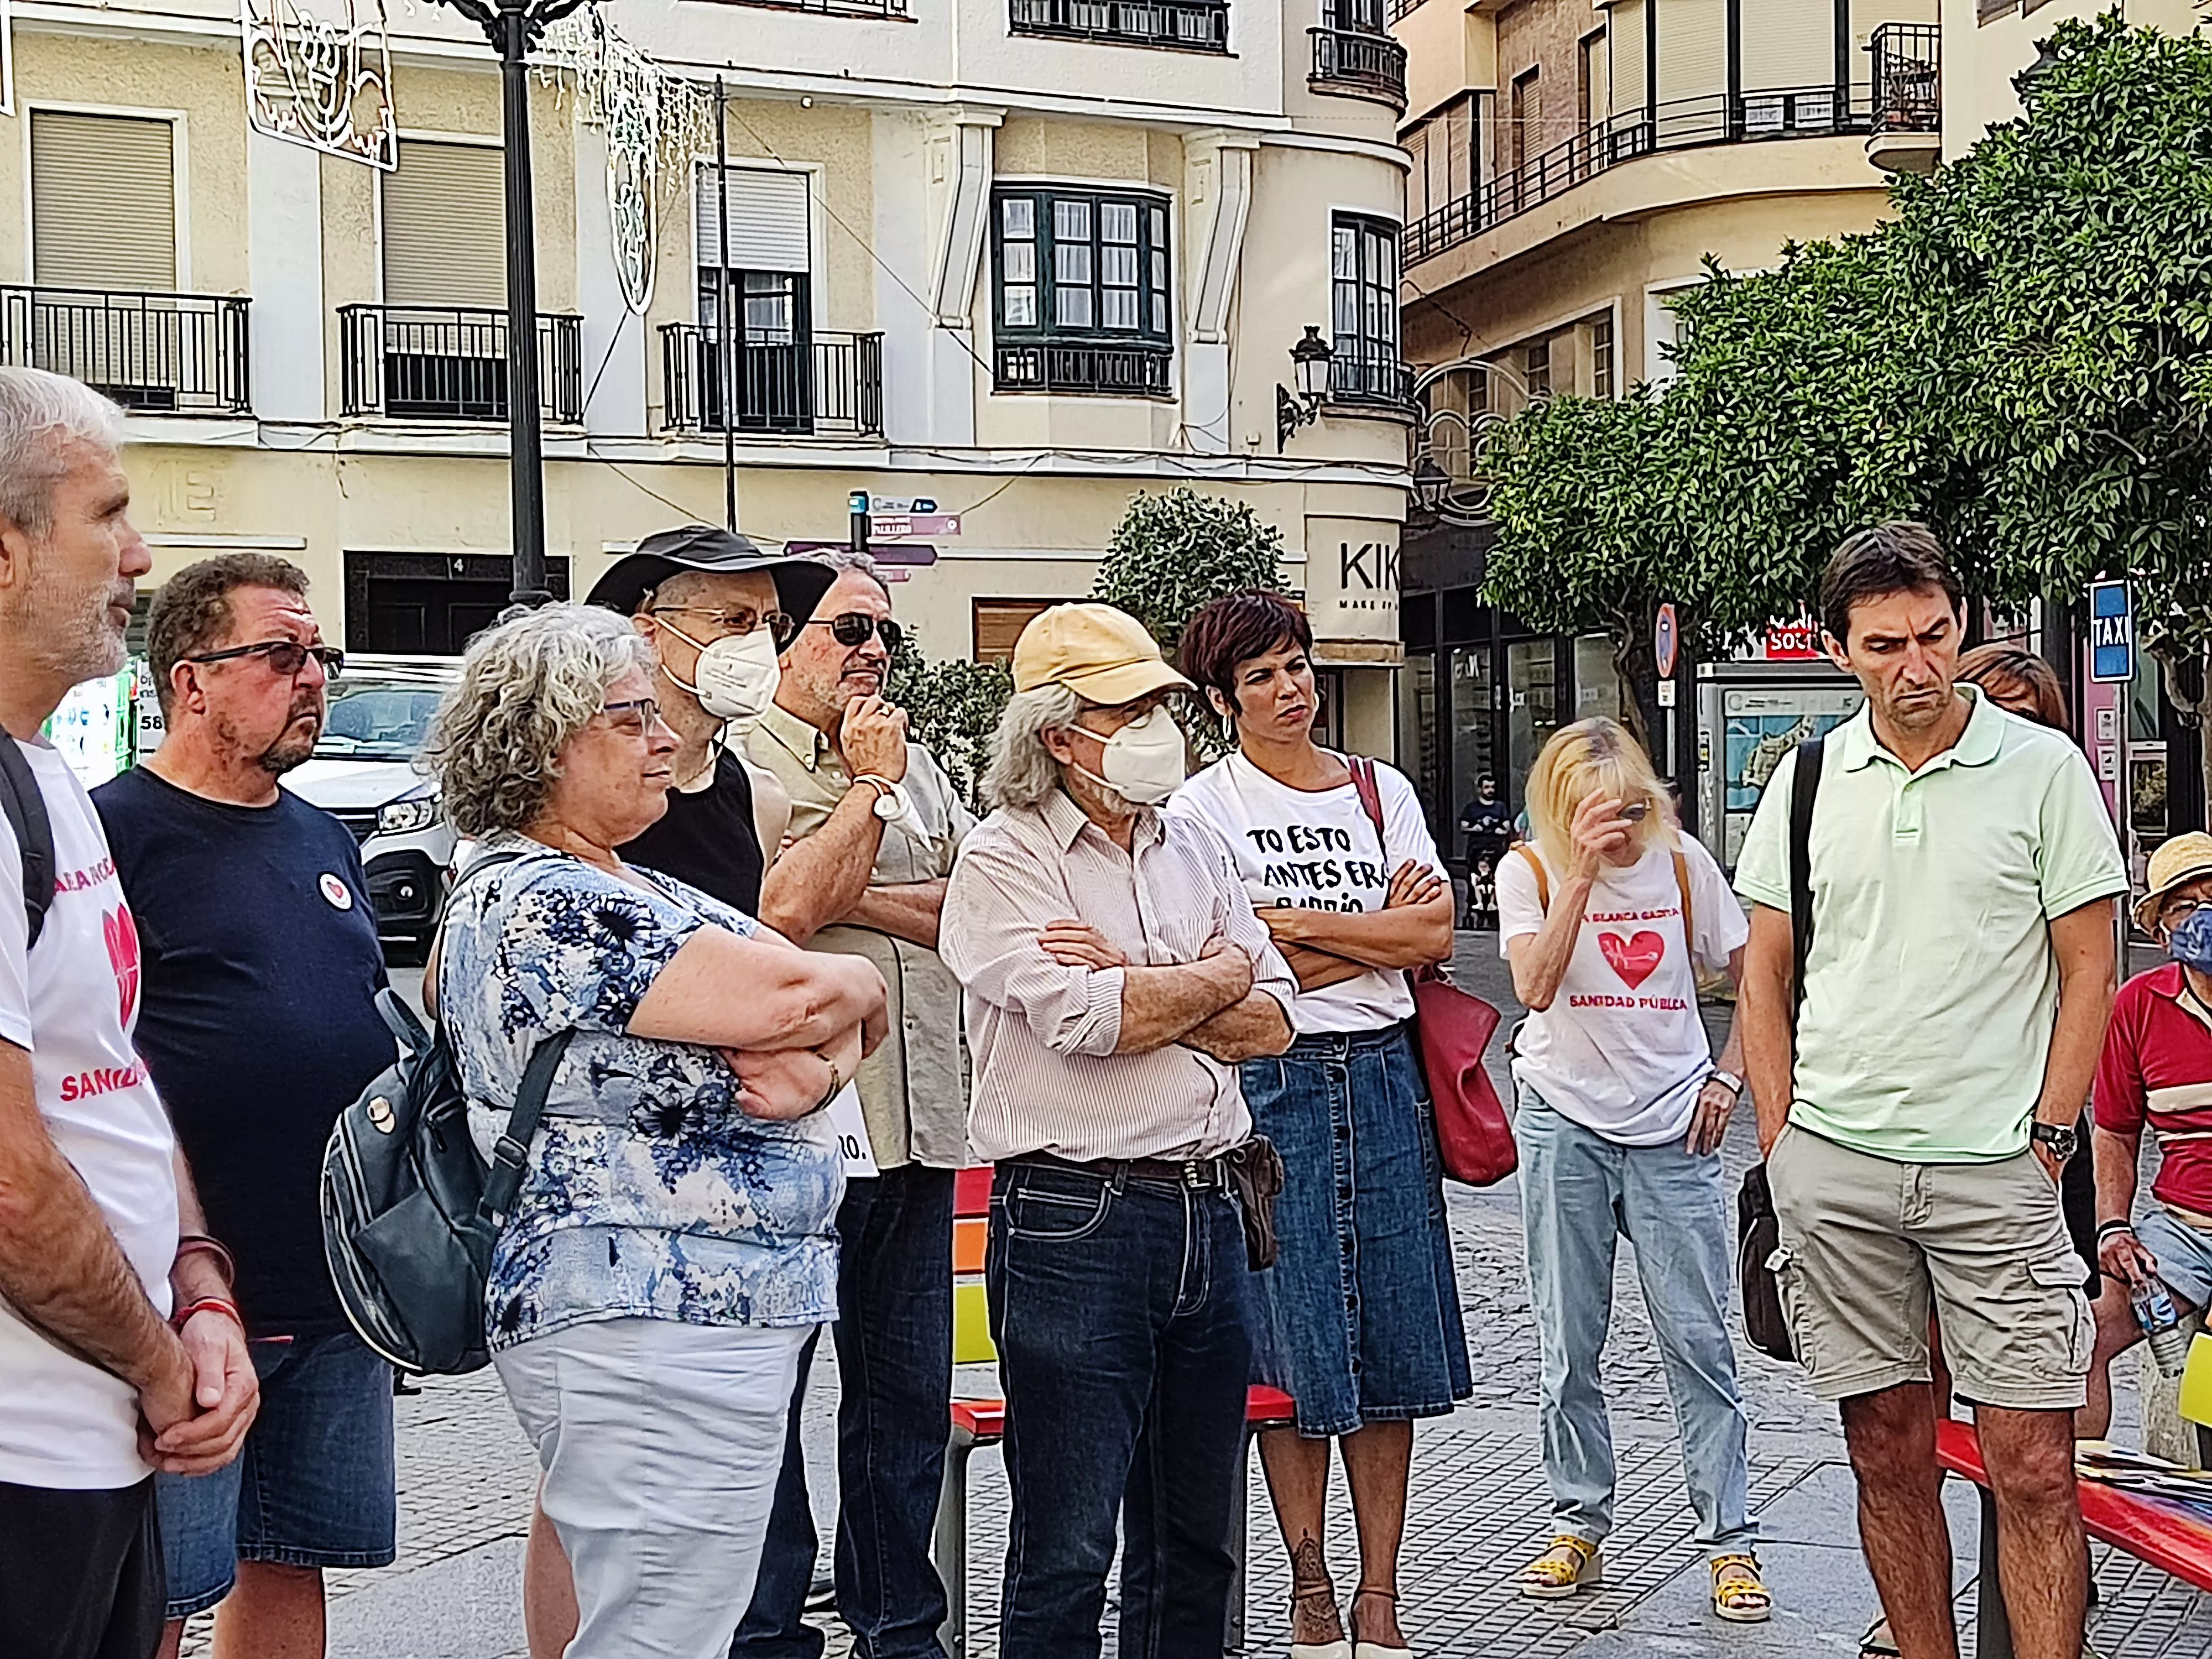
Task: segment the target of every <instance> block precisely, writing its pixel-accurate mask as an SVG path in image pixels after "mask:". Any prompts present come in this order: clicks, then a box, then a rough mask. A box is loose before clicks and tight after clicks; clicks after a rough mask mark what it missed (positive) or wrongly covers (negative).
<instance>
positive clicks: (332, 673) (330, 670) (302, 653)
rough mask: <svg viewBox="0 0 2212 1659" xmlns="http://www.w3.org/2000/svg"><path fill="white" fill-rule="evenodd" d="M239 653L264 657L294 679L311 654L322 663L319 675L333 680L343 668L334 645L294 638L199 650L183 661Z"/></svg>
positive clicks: (223, 658) (217, 658)
mask: <svg viewBox="0 0 2212 1659" xmlns="http://www.w3.org/2000/svg"><path fill="white" fill-rule="evenodd" d="M239 657H266V658H268V659H269V666H270V668H272V669H273V670H275V671H276V673H277V674H279V675H280V676H282V677H283V678H285V679H288V680H289V679H297V678H299V676H300V671H301V669H303V668H305V667H306V666H307V659H308V658H310V657H313V659H315V660H316V661H317V662H319V663H320V664H322V665H323V678H325V679H326V680H334V679H336V678H337V677H338V676H339V675H340V674H343V672H345V653H344V652H343V651H341V650H339V649H338V648H337V647H336V646H335V645H301V643H300V642H299V641H297V640H263V641H259V642H258V644H254V645H234V646H233V647H230V649H229V650H228V651H203V652H202V653H200V654H199V655H198V656H197V657H187V658H185V661H186V662H201V663H206V662H229V661H231V660H233V659H235V658H239Z"/></svg>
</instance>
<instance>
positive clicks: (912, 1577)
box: [730, 1164, 953, 1659]
mask: <svg viewBox="0 0 2212 1659" xmlns="http://www.w3.org/2000/svg"><path fill="white" fill-rule="evenodd" d="M952 1186H953V1172H952V1171H951V1170H933V1169H926V1168H924V1167H923V1166H922V1165H921V1164H904V1165H902V1166H901V1167H900V1168H898V1169H895V1170H884V1172H883V1174H882V1175H880V1176H876V1177H874V1178H872V1179H870V1180H861V1181H854V1182H848V1184H847V1186H846V1188H845V1201H844V1203H843V1205H842V1206H840V1208H839V1209H838V1212H837V1237H838V1241H839V1249H838V1258H837V1323H836V1326H835V1327H833V1328H832V1331H831V1337H832V1340H834V1341H835V1342H836V1345H837V1376H838V1383H839V1388H840V1394H839V1398H838V1401H837V1486H838V1498H837V1547H836V1580H837V1612H838V1614H839V1616H840V1617H842V1619H843V1620H844V1621H845V1623H846V1624H847V1625H848V1626H850V1627H851V1629H852V1632H853V1651H854V1653H855V1654H857V1655H860V1656H861V1659H915V1656H921V1659H943V1655H944V1651H945V1650H944V1649H943V1648H941V1647H940V1646H939V1645H938V1641H937V1631H938V1626H940V1625H942V1624H943V1623H944V1622H945V1583H944V1581H943V1580H942V1579H940V1578H939V1577H938V1576H937V1568H936V1567H935V1565H933V1564H932V1562H931V1560H930V1559H929V1545H930V1537H931V1533H932V1530H933V1528H934V1527H935V1525H936V1522H937V1500H938V1495H939V1491H940V1490H941V1488H942V1487H943V1486H944V1484H945V1443H946V1441H947V1440H948V1439H949V1438H950V1437H951V1401H952ZM813 1358H814V1342H813V1340H812V1339H811V1338H810V1339H809V1340H808V1342H807V1344H806V1348H805V1352H803V1353H802V1354H801V1355H800V1356H799V1386H798V1388H796V1389H793V1391H792V1400H791V1421H790V1425H789V1427H788V1429H787V1431H786V1433H785V1435H784V1442H783V1468H782V1472H781V1474H780V1475H779V1476H778V1478H777V1480H776V1487H775V1509H774V1510H772V1511H771V1512H770V1514H769V1523H768V1542H767V1544H766V1546H765V1547H764V1548H763V1551H762V1553H761V1564H760V1573H759V1576H758V1577H757V1579H756V1580H755V1581H754V1584H753V1598H752V1605H751V1606H750V1607H748V1608H747V1609H746V1611H745V1616H744V1620H743V1621H742V1622H741V1623H740V1624H739V1625H738V1631H737V1636H736V1638H734V1639H733V1640H732V1643H731V1644H730V1652H731V1655H732V1659H818V1656H819V1655H820V1654H821V1652H822V1646H823V1636H822V1632H820V1631H818V1630H816V1629H814V1628H813V1627H812V1626H810V1625H808V1624H807V1623H806V1622H805V1619H804V1617H803V1615H804V1613H805V1610H806V1595H807V1591H808V1589H810V1588H811V1585H812V1583H813V1580H814V1553H815V1546H816V1543H817V1539H816V1537H815V1532H814V1514H813V1511H812V1510H811V1508H810V1507H809V1505H808V1504H807V1500H806V1456H805V1450H804V1449H803V1448H802V1447H801V1446H800V1444H799V1417H800V1412H801V1407H803V1405H804V1403H805V1398H806V1373H807V1370H808V1367H809V1365H810V1364H811V1361H812V1360H813Z"/></svg>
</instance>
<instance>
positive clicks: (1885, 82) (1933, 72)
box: [1867, 23, 1943, 173]
mask: <svg viewBox="0 0 2212 1659" xmlns="http://www.w3.org/2000/svg"><path fill="white" fill-rule="evenodd" d="M1867 50H1868V51H1869V52H1872V53H1873V54H1874V106H1873V116H1874V137H1871V138H1869V139H1868V140H1867V159H1868V160H1869V161H1872V162H1873V163H1874V164H1875V166H1876V167H1881V168H1882V169H1883V170H1884V171H1886V172H1891V173H1928V172H1932V171H1933V170H1934V169H1935V167H1936V161H1937V159H1938V157H1939V155H1940V154H1941V152H1942V137H1941V135H1942V131H1943V36H1942V30H1941V29H1940V28H1939V27H1937V26H1936V24H1934V23H1884V24H1882V25H1881V27H1878V28H1876V29H1875V32H1874V38H1873V39H1872V40H1870V41H1869V42H1868V46H1867Z"/></svg>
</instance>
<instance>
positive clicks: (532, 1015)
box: [438, 850, 845, 1352]
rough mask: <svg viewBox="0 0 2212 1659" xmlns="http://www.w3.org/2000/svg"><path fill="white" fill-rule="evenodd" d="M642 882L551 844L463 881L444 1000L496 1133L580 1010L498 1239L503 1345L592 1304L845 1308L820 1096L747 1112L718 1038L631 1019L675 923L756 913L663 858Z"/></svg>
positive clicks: (494, 1277)
mask: <svg viewBox="0 0 2212 1659" xmlns="http://www.w3.org/2000/svg"><path fill="white" fill-rule="evenodd" d="M638 873H640V874H641V875H643V876H644V877H645V878H647V880H649V881H651V882H652V883H653V886H654V889H655V890H654V891H652V892H647V891H645V890H642V889H641V888H639V887H637V886H635V885H634V884H630V883H629V882H625V881H621V880H618V879H617V878H614V877H612V876H610V875H607V874H606V873H605V872H602V871H599V870H595V869H593V868H592V866H590V865H588V864H586V863H584V862H583V861H581V860H578V859H574V858H571V857H569V856H568V855H567V854H562V853H556V852H552V851H550V850H547V851H544V852H543V853H538V852H526V854H525V856H524V857H522V858H521V859H520V860H516V861H514V862H513V863H511V864H506V865H502V866H499V867H498V868H496V869H494V870H489V871H486V872H483V873H481V874H479V875H477V876H476V877H474V878H471V879H469V880H467V881H465V882H463V883H462V884H461V886H460V889H459V894H458V896H456V899H455V902H454V904H453V912H452V914H451V915H449V916H448V917H447V922H446V938H445V943H444V945H442V946H441V951H440V958H439V971H438V1006H439V1009H440V1012H441V1018H443V1020H444V1022H445V1026H446V1030H447V1036H448V1039H449V1040H450V1041H451V1042H452V1044H453V1052H454V1055H455V1058H456V1060H458V1062H459V1067H460V1076H461V1084H462V1086H463V1088H464V1089H465V1090H466V1091H467V1093H468V1097H469V1100H470V1102H471V1120H472V1121H473V1122H474V1123H475V1124H476V1125H477V1127H478V1128H479V1136H480V1140H481V1131H482V1128H483V1127H487V1126H488V1127H489V1128H490V1130H491V1133H493V1134H496V1133H498V1132H499V1130H500V1129H501V1128H503V1127H505V1122H506V1115H507V1110H508V1109H509V1108H510V1107H511V1106H512V1104H513V1100H514V1094H515V1090H516V1089H517V1087H518V1086H520V1083H521V1080H522V1073H523V1069H524V1067H525V1066H527V1065H528V1064H529V1061H530V1055H531V1054H532V1051H533V1050H534V1049H535V1048H537V1046H538V1043H539V1042H541V1041H543V1040H544V1038H545V1037H546V1036H550V1035H551V1034H553V1033H555V1032H558V1031H562V1030H570V1029H574V1031H575V1033H576V1035H575V1036H574V1038H573V1039H572V1040H571V1041H570V1042H569V1045H568V1053H567V1054H565V1055H563V1056H562V1061H561V1066H560V1070H559V1071H558V1072H557V1073H556V1074H555V1077H554V1080H553V1087H552V1091H551V1093H550V1095H549V1096H548V1097H547V1099H546V1103H545V1116H544V1120H543V1121H542V1122H541V1123H540V1125H539V1127H538V1133H537V1134H536V1136H535V1137H534V1138H533V1139H532V1144H531V1148H530V1164H529V1167H528V1169H527V1170H526V1172H525V1174H524V1176H523V1182H522V1190H521V1193H520V1196H519V1197H518V1198H517V1200H516V1202H515V1207H514V1212H513V1214H512V1215H510V1216H509V1217H508V1218H507V1225H506V1226H505V1228H504V1229H503V1230H502V1231H501V1234H500V1237H499V1242H498V1243H497V1245H496V1247H495V1249H494V1251H493V1254H492V1261H491V1276H490V1282H489V1285H487V1286H486V1290H485V1318H486V1321H487V1323H488V1328H489V1335H490V1345H491V1347H492V1348H493V1350H494V1351H495V1352H496V1351H498V1350H500V1349H502V1348H507V1347H511V1346H513V1345H514V1344H516V1343H518V1342H526V1341H528V1340H530V1339H531V1338H532V1337H534V1336H545V1335H550V1334H551V1333H553V1332H555V1331H558V1330H561V1329H563V1328H566V1327H568V1326H570V1325H575V1324H580V1323H583V1322H586V1321H588V1320H594V1319H617V1318H623V1317H637V1318H644V1319H671V1320H678V1321H682V1322H684V1323H686V1324H693V1325H786V1326H788V1325H811V1324H819V1323H822V1322H825V1321H828V1320H830V1319H833V1318H835V1317H836V1280H837V1243H836V1231H835V1228H834V1225H833V1224H834V1220H835V1218H836V1212H837V1205H838V1202H839V1200H841V1199H842V1196H843V1194H844V1184H845V1176H844V1164H843V1161H842V1158H841V1157H840V1156H839V1153H838V1149H837V1144H836V1137H835V1135H834V1134H833V1133H832V1132H831V1130H830V1127H829V1115H828V1114H827V1113H824V1112H817V1113H814V1114H812V1115H809V1116H807V1117H804V1118H800V1119H798V1120H797V1121H791V1122H769V1121H763V1120H761V1119H758V1118H753V1117H748V1116H746V1115H744V1112H743V1111H741V1110H740V1109H738V1103H737V1097H738V1079H737V1078H736V1076H735V1074H734V1073H732V1072H731V1070H730V1069H729V1067H728V1066H727V1065H726V1064H725V1063H724V1061H723V1060H722V1058H721V1056H720V1054H717V1053H716V1052H715V1051H714V1049H712V1048H702V1047H699V1046H696V1045H694V1044H690V1043H683V1042H663V1041H659V1040H656V1039H651V1038H646V1037H636V1036H630V1035H629V1031H628V1027H629V1020H630V1017H631V1015H632V1014H634V1013H635V1012H636V1010H637V1006H638V1004H639V1003H640V1002H641V1001H642V1000H644V997H645V994H646V992H647V988H648V987H651V985H652V984H653V976H654V975H657V974H658V973H659V972H660V970H661V969H663V968H665V967H666V966H667V965H668V963H669V962H670V961H671V959H672V958H673V957H675V955H676V952H677V951H678V948H679V947H681V946H682V945H683V944H684V940H686V939H689V938H690V937H691V935H692V933H695V932H696V930H697V929H699V928H701V927H708V926H716V927H728V928H731V929H733V930H734V931H736V932H738V933H745V934H748V935H749V934H750V933H753V931H754V929H755V924H754V923H753V921H751V920H750V918H749V917H747V916H744V915H741V914H740V913H739V912H738V911H735V910H732V909H731V908H729V907H727V906H726V905H724V904H721V903H720V902H717V901H715V900H714V899H711V898H709V897H708V896H707V895H705V894H704V893H702V892H700V891H698V890H696V888H692V887H688V886H686V885H685V884H684V883H682V882H680V881H677V880H675V879H673V878H670V877H666V876H661V875H657V874H654V873H653V872H649V871H644V872H638Z"/></svg>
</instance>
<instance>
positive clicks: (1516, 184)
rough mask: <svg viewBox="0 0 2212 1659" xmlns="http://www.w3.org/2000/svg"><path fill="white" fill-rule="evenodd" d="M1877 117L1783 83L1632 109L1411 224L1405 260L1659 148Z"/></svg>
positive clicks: (1833, 132) (1848, 124)
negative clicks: (1741, 91)
mask: <svg viewBox="0 0 2212 1659" xmlns="http://www.w3.org/2000/svg"><path fill="white" fill-rule="evenodd" d="M1869 126H1870V123H1869V118H1868V117H1867V114H1866V112H1865V111H1863V110H1856V109H1854V108H1853V107H1852V106H1851V104H1850V100H1849V98H1848V97H1847V96H1843V95H1839V94H1838V90H1837V88H1834V87H1832V86H1821V87H1779V88H1771V89H1767V90H1762V91H1756V92H1745V93H1741V94H1738V95H1737V96H1735V98H1733V99H1731V98H1730V97H1729V94H1726V93H1713V94H1708V95H1706V96H1705V97H1702V98H1681V99H1677V100H1674V101H1673V102H1670V103H1665V104H1661V105H1659V106H1656V108H1653V109H1642V110H1627V111H1624V112H1622V113H1620V114H1619V115H1615V116H1613V117H1612V118H1609V119H1607V120H1605V121H1602V122H1599V123H1597V124H1595V125H1591V126H1589V127H1585V128H1584V129H1583V131H1580V132H1578V133H1577V134H1575V136H1574V137H1571V138H1569V139H1567V140H1566V141H1565V143H1559V144H1554V145H1553V147H1552V148H1551V149H1547V150H1546V151H1544V152H1543V153H1542V154H1541V155H1537V156H1534V157H1533V158H1532V159H1530V160H1529V161H1525V162H1523V163H1522V165H1521V166H1519V167H1516V168H1514V169H1513V170H1512V171H1511V172H1509V173H1499V174H1498V176H1497V177H1496V178H1493V179H1485V180H1484V181H1483V182H1482V184H1481V185H1480V186H1479V187H1477V188H1476V189H1474V191H1469V192H1468V194H1467V195H1464V196H1459V197H1454V198H1453V199H1452V200H1450V201H1449V202H1447V203H1445V204H1443V206H1442V207H1440V208H1437V209H1435V210H1433V211H1431V212H1430V213H1427V214H1425V215H1423V216H1421V217H1420V218H1419V219H1417V220H1415V221H1414V222H1413V223H1412V224H1410V225H1407V227H1406V263H1407V264H1409V265H1410V264H1413V263H1414V262H1415V261H1417V260H1420V259H1427V258H1433V257H1434V256H1436V255H1437V254H1439V253H1441V252H1443V251H1444V250H1445V249H1446V248H1449V247H1453V246H1456V245H1458V244H1459V243H1461V242H1464V241H1467V240H1469V239H1470V238H1472V237H1475V236H1480V235H1481V234H1482V233H1483V232H1485V231H1486V230H1490V229H1492V228H1495V227H1496V226H1498V225H1501V224H1503V223H1504V222H1506V221H1507V220H1509V219H1511V218H1514V217H1516V216H1518V215H1520V214H1523V213H1526V212H1528V210H1530V209H1531V208H1534V207H1537V206H1540V205H1541V204H1543V203H1545V202H1548V201H1550V200H1552V199H1553V197H1558V196H1560V195H1563V194H1565V192H1566V191H1570V190H1572V189H1573V188H1574V187H1575V186H1576V185H1583V184H1587V183H1589V180H1591V179H1595V177H1597V175H1598V174H1599V173H1604V172H1606V171H1607V170H1608V169H1610V168H1613V167H1619V166H1620V164H1621V163H1622V162H1623V161H1633V160H1635V158H1636V157H1638V156H1639V155H1650V154H1651V153H1652V152H1653V151H1655V150H1674V149H1700V148H1703V147H1704V146H1705V145H1709V144H1728V143H1747V142H1751V141H1754V140H1759V139H1768V138H1810V137H1835V136H1837V135H1839V134H1845V133H1864V132H1866V131H1869Z"/></svg>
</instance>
